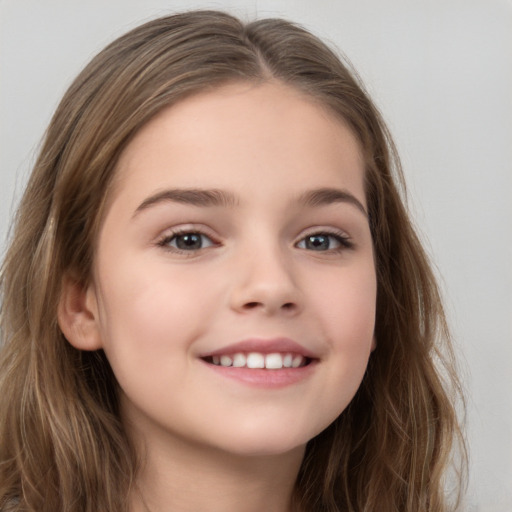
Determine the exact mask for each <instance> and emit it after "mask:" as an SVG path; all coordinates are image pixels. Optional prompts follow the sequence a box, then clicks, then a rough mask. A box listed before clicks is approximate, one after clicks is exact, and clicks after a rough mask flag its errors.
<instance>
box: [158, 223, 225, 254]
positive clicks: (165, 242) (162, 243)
mask: <svg viewBox="0 0 512 512" xmlns="http://www.w3.org/2000/svg"><path fill="white" fill-rule="evenodd" d="M184 235H199V236H201V237H203V238H207V239H208V240H210V242H211V244H210V245H208V247H212V246H216V245H220V244H219V242H217V241H215V240H214V238H213V237H212V236H211V235H208V234H206V233H204V231H202V230H200V229H197V228H177V229H175V230H173V231H172V232H171V233H167V234H166V235H164V236H163V237H162V238H161V239H160V240H158V241H157V245H158V246H159V247H161V248H162V249H164V250H166V251H169V252H173V253H178V254H184V255H186V256H192V255H193V254H194V253H196V252H198V251H201V250H202V249H207V248H208V247H200V248H199V249H196V250H186V249H180V248H179V247H173V246H170V245H169V244H170V243H171V242H172V241H173V240H174V239H177V238H178V237H179V236H184Z"/></svg>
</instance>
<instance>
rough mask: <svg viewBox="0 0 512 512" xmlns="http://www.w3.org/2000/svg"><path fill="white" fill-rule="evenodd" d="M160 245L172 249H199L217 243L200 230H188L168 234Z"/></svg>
mask: <svg viewBox="0 0 512 512" xmlns="http://www.w3.org/2000/svg"><path fill="white" fill-rule="evenodd" d="M158 245H160V246H162V247H165V248H168V249H171V250H172V249H175V250H178V251H199V250H200V249H205V248H206V247H211V246H213V245H215V243H214V242H213V240H212V239H211V238H210V237H209V236H207V235H205V234H204V233H200V232H198V231H187V232H182V233H173V234H171V235H168V236H166V237H165V238H164V239H162V240H161V241H160V242H159V243H158Z"/></svg>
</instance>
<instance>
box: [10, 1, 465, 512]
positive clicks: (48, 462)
mask: <svg viewBox="0 0 512 512" xmlns="http://www.w3.org/2000/svg"><path fill="white" fill-rule="evenodd" d="M269 80H274V81H279V82H282V83H284V84H287V85H289V86H291V87H293V88H295V89H297V90H299V91H302V92H304V93H305V94H306V95H307V96H309V97H311V98H314V99H315V100H317V101H318V102H319V103H320V104H321V105H324V106H325V107H327V108H328V109H329V110H330V111H332V112H334V113H335V114H336V115H337V116H339V118H340V119H342V120H343V121H344V122H345V123H346V124H347V125H348V126H349V127H350V128H351V130H352V131H353V133H354V134H355V135H356V137H357V139H358V141H359V143H360V145H361V148H362V150H363V155H364V158H365V164H366V195H367V203H368V209H369V219H370V227H371V232H372V237H373V243H374V247H375V255H376V256H375V258H376V262H375V265H376V272H377V281H378V296H377V317H376V332H375V335H376V339H377V345H378V346H377V349H376V350H375V352H374V353H373V354H372V356H371V358H370V362H369V365H368V369H367V372H366V375H365V377H364V380H363V383H362V385H361V387H360V389H359V390H358V392H357V394H356V396H355V398H354V399H353V401H352V402H351V403H350V405H349V406H348V408H347V409H346V410H345V411H344V412H343V413H342V414H341V415H340V416H339V418H338V419H337V420H336V421H335V422H334V423H333V424H332V425H331V426H329V427H328V428H327V429H326V430H325V431H324V432H322V433H321V434H320V435H318V436H317V437H316V438H314V439H313V440H311V441H310V442H309V444H308V446H307V449H306V456H305V459H304V462H303V464H302V467H301V470H300V474H299V478H298V481H297V486H296V489H295V495H294V500H295V505H296V508H297V510H300V511H311V510H315V512H334V511H353V512H355V511H357V512H361V511H367V512H369V511H374V510H379V511H382V512H391V511H396V510H400V511H409V512H413V511H414V512H418V511H422V512H445V511H447V510H448V509H449V508H448V504H447V500H446V498H445V492H444V485H443V478H444V474H445V470H446V467H447V464H448V462H449V460H450V454H451V451H452V447H453V443H454V442H455V441H458V442H459V443H460V446H462V452H461V453H462V454H464V451H463V442H462V435H461V430H460V427H459V423H458V421H457V417H456V414H455V412H454V406H453V404H452V400H453V397H454V396H457V395H459V394H460V386H459V382H458V380H457V378H456V374H455V371H454V358H453V351H452V349H451V345H450V337H449V332H448V329H447V325H446V321H445V316H444V313H443V308H442V304H441V300H440V294H439V291H438V288H437V285H436V281H435V278H434V275H433V273H432V271H431V268H430V265H429V262H428V259H427V257H426V255H425V253H424V251H423V249H422V246H421V244H420V242H419V240H418V238H417V236H416V234H415V232H414V229H413V227H412V225H411V223H410V220H409V218H408V215H407V211H406V209H405V207H404V204H403V201H402V198H401V197H402V193H403V178H402V174H401V170H400V163H399V160H398V157H397V154H396V150H395V148H394V145H393V142H392V139H391V137H390V135H389V133H388V131H387V129H386V127H385V124H384V122H383V120H382V119H381V116H380V114H379V112H378V111H377V109H376V108H375V106H374V105H373V103H372V102H371V100H370V99H369V97H368V95H367V94H366V93H365V92H364V89H363V87H362V85H361V83H360V82H359V81H358V79H357V78H356V75H355V74H354V72H353V71H352V72H350V71H349V70H348V68H347V66H345V65H343V64H342V63H341V62H340V61H339V58H338V57H337V56H336V55H335V54H334V53H333V52H332V51H331V50H330V49H329V48H328V47H326V46H325V45H324V44H323V43H322V42H320V41H319V40H318V39H317V38H316V37H314V36H313V35H311V34H310V33H308V32H307V31H305V30H304V29H302V28H300V27H298V26H297V25H294V24H292V23H289V22H286V21H283V20H277V19H276V20H273V19H269V20H260V21H255V22H252V23H248V24H243V23H241V22H240V21H239V20H237V19H236V18H234V17H232V16H230V15H228V14H224V13H220V12H216V11H195V12H188V13H183V14H179V15H174V16H168V17H164V18H160V19H157V20H154V21H150V22H148V23H146V24H144V25H142V26H140V27H138V28H136V29H134V30H132V31H131V32H129V33H127V34H126V35H124V36H122V37H120V38H119V39H117V40H116V41H114V42H113V43H111V44H110V45H109V46H108V47H107V48H105V50H103V51H102V52H101V53H100V54H98V56H96V57H95V58H94V59H93V60H92V61H91V63H90V64H89V65H88V66H87V67H86V68H85V69H84V70H83V71H82V73H80V75H79V76H78V77H77V78H76V80H75V81H74V82H73V84H72V85H71V86H70V88H69V90H68V91H67V93H66V94H65V96H64V98H63V99H62V102H61V103H60V105H59V107H58V109H57V111H56V113H55V115H54V117H53V119H52V121H51V123H50V126H49V128H48V130H47V133H46V136H45V140H44V144H43V146H42V149H41V153H40V156H39V159H38V160H37V162H36V164H35V167H34V170H33V173H32V175H31V178H30V180H29V183H28V186H27V188H26V191H25V194H24V196H23V199H22V201H21V204H20V207H19V210H18V212H17V215H16V218H15V229H14V234H13V237H12V241H11V245H10V247H9V249H8V252H7V256H6V258H5V261H4V263H3V266H2V274H1V293H2V299H3V302H2V310H1V334H2V338H3V344H4V347H3V349H2V354H1V360H0V509H1V508H2V507H5V506H6V504H8V503H11V504H14V505H15V507H14V508H15V509H16V510H23V511H33V512H35V511H37V512H56V511H64V510H66V511H69V512H79V511H80V512H97V511H98V510H110V511H111V512H122V511H123V512H124V511H126V509H127V503H126V496H127V495H128V490H129V489H130V487H131V486H132V485H133V482H134V479H135V476H136V471H137V457H136V454H135V452H134V450H133V449H132V448H131V446H130V444H129V442H128V440H127V436H126V434H125V432H124V429H123V425H122V423H121V422H120V420H119V411H118V400H117V383H116V381H115V377H114V375H113V373H112V370H111V369H110V366H109V364H108V362H107V360H106V357H105V355H104V354H103V352H102V351H98V352H82V351H79V350H76V349H74V348H73V347H71V345H70V344H69V343H67V341H66V339H65V338H64V336H63V334H62V332H61V331H60V329H59V326H58V323H57V307H58V303H59V299H60V293H61V287H62V279H63V277H64V276H68V277H69V278H72V279H74V280H76V282H77V283H80V284H82V285H85V284H86V283H88V282H89V281H90V280H91V271H92V270H91V269H92V264H93V258H94V248H95V244H96V240H97V235H98V230H99V228H100V226H101V220H102V216H103V212H104V211H105V208H106V206H107V201H108V198H109V197H110V189H111V187H112V183H113V177H114V175H115V168H116V163H117V160H118V158H119V156H120V154H121V153H122V151H123V149H124V148H125V147H126V146H127V144H128V143H129V142H130V140H131V139H132V138H133V136H134V135H135V134H136V133H137V132H138V130H140V128H141V127H142V126H144V125H145V124H146V123H147V122H148V121H149V120H150V119H152V118H153V116H155V115H156V114H157V113H158V112H160V111H161V110H162V109H164V108H166V107H168V106H170V105H173V104H175V103H176V102H178V101H181V100H182V99H184V98H186V97H188V96H191V95H193V94H196V93H198V92H204V91H208V90H213V89H215V88H217V87H219V86H221V85H223V84H227V83H231V82H239V81H243V82H253V83H260V82H265V81H269Z"/></svg>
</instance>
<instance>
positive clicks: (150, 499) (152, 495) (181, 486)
mask: <svg viewBox="0 0 512 512" xmlns="http://www.w3.org/2000/svg"><path fill="white" fill-rule="evenodd" d="M303 454H304V450H303V448H302V447H301V448H298V449H296V450H293V451H292V452H288V453H285V454H279V455H265V456H260V455H255V456H245V455H244V456H242V455H234V454H230V453H226V452H223V451H218V450H215V449H211V448H208V449H207V448H205V447H204V446H190V444H187V443H185V442H183V443H172V445H165V446H162V445H160V446H155V445H153V446H146V449H145V457H144V463H143V465H142V467H141V469H140V472H139V475H138V478H137V486H136V490H135V491H134V493H133V496H132V509H131V511H132V512H171V511H172V512H192V511H197V510H208V511H209V512H260V511H261V510H265V511H267V512H292V504H291V503H292V493H293V488H294V484H295V481H296V478H297V474H298V471H299V468H300V464H301V461H302V457H303Z"/></svg>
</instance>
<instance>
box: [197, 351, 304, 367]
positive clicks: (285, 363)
mask: <svg viewBox="0 0 512 512" xmlns="http://www.w3.org/2000/svg"><path fill="white" fill-rule="evenodd" d="M201 359H203V361H205V362H206V363H208V364H212V365H215V366H222V367H224V368H229V367H232V368H249V369H265V370H282V369H283V368H287V369H288V368H303V367H304V366H308V365H309V364H311V362H312V361H313V359H312V358H310V357H306V356H304V355H302V354H299V353H297V352H270V353H264V352H235V353H229V354H216V355H211V356H206V357H203V358H201Z"/></svg>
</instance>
